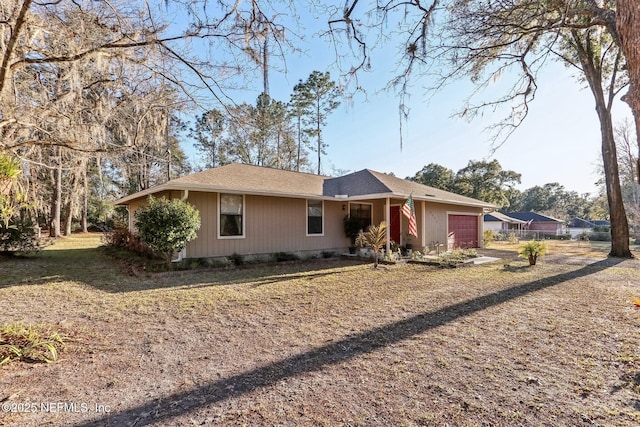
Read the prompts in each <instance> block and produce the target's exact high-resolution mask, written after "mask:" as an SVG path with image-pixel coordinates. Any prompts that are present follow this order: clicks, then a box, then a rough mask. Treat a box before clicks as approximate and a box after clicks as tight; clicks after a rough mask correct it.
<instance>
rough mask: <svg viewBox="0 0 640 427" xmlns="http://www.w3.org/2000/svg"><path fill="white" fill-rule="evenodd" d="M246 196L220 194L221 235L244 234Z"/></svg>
mask: <svg viewBox="0 0 640 427" xmlns="http://www.w3.org/2000/svg"><path fill="white" fill-rule="evenodd" d="M243 218H244V196H243V195H239V194H220V237H234V236H244V223H243V222H244V221H243Z"/></svg>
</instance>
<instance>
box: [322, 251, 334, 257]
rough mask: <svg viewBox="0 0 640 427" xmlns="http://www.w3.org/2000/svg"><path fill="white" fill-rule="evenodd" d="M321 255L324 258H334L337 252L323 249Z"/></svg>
mask: <svg viewBox="0 0 640 427" xmlns="http://www.w3.org/2000/svg"><path fill="white" fill-rule="evenodd" d="M321 255H322V258H333V257H334V256H336V254H335V252H332V251H322V253H321Z"/></svg>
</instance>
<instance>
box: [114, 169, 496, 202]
mask: <svg viewBox="0 0 640 427" xmlns="http://www.w3.org/2000/svg"><path fill="white" fill-rule="evenodd" d="M165 190H199V191H227V192H236V193H243V194H264V195H272V196H283V197H317V198H335V197H336V196H339V197H341V198H348V199H353V198H356V199H357V198H360V199H362V198H365V197H367V196H374V195H375V196H378V197H402V198H406V197H408V196H409V194H412V195H413V198H414V199H416V200H430V201H436V202H441V203H452V204H458V205H472V206H478V207H483V208H493V207H494V206H493V205H492V204H490V203H486V202H483V201H481V200H476V199H473V198H470V197H465V196H460V195H458V194H455V193H451V192H448V191H443V190H439V189H436V188H432V187H428V186H426V185H422V184H418V183H416V182H412V181H408V180H404V179H401V178H397V177H394V176H391V175H387V174H384V173H380V172H376V171H372V170H369V169H363V170H361V171H358V172H354V173H351V174H348V175H344V176H341V177H335V178H334V177H327V176H321V175H313V174H308V173H301V172H291V171H285V170H281V169H272V168H265V167H260V166H253V165H245V164H240V163H233V164H229V165H226V166H221V167H218V168H213V169H208V170H205V171H202V172H198V173H194V174H191V175H187V176H184V177H181V178H177V179H173V180H171V181H168V182H166V183H164V184H162V185H159V186H157V187H154V188H150V189H148V190H145V191H141V192H139V193H135V194H132V195H130V196H126V197H123V198H122V199H120V200H118V201H117V202H116V203H117V204H125V203H127V202H128V201H131V200H134V199H137V198H140V197H145V196H147V195H149V194H153V193H156V192H160V191H165Z"/></svg>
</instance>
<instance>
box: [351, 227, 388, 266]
mask: <svg viewBox="0 0 640 427" xmlns="http://www.w3.org/2000/svg"><path fill="white" fill-rule="evenodd" d="M358 240H359V241H362V242H364V244H365V245H367V246H368V247H370V248H371V249H373V268H378V254H379V253H380V249H382V247H383V246H384V245H385V244H386V243H387V223H386V222H384V221H382V222H381V223H380V225H372V226H371V227H369V229H368V230H367V231H366V232H362V231H361V232H360V236H359V239H358Z"/></svg>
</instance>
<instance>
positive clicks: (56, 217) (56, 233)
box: [49, 149, 62, 237]
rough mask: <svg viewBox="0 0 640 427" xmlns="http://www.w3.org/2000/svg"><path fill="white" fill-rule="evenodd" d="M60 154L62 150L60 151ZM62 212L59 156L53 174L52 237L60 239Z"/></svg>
mask: <svg viewBox="0 0 640 427" xmlns="http://www.w3.org/2000/svg"><path fill="white" fill-rule="evenodd" d="M58 153H60V149H58ZM61 211H62V156H60V155H59V156H58V167H57V168H56V169H55V171H54V172H53V194H52V197H51V229H50V231H49V235H50V236H51V237H60V236H61V234H60V216H61V215H60V214H61Z"/></svg>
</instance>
